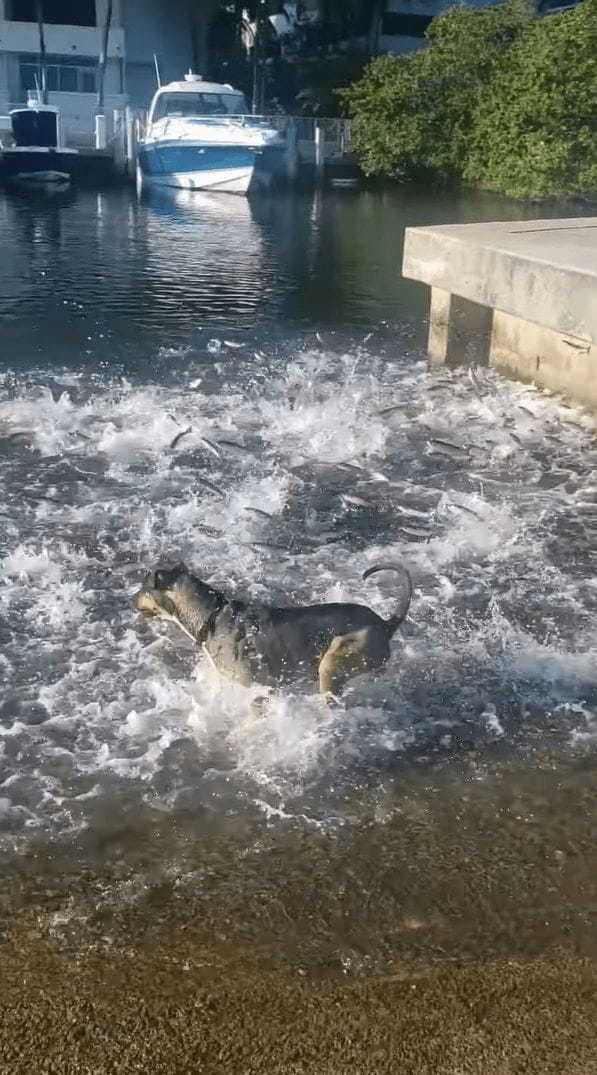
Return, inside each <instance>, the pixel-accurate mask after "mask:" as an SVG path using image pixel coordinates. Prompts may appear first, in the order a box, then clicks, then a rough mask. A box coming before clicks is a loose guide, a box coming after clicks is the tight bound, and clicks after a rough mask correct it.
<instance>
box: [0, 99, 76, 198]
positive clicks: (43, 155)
mask: <svg viewBox="0 0 597 1075" xmlns="http://www.w3.org/2000/svg"><path fill="white" fill-rule="evenodd" d="M10 120H11V127H12V136H13V139H14V145H12V146H4V147H3V148H2V152H1V156H0V174H1V176H2V179H3V181H4V182H5V183H6V185H7V186H13V187H14V186H16V187H20V188H28V189H32V188H35V189H39V188H44V189H51V190H64V188H65V187H68V186H69V184H70V181H71V175H72V169H73V165H74V158H75V157H76V156H77V150H76V149H68V148H67V147H66V146H61V145H59V138H58V110H57V109H56V108H52V106H51V105H40V104H36V105H30V106H28V107H27V108H14V109H13V110H12V111H11V113H10Z"/></svg>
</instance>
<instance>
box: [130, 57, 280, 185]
mask: <svg viewBox="0 0 597 1075" xmlns="http://www.w3.org/2000/svg"><path fill="white" fill-rule="evenodd" d="M285 148H286V140H285V136H284V134H283V132H280V131H277V130H275V129H274V128H272V127H271V126H269V125H268V123H267V122H266V121H264V120H263V119H260V118H259V117H258V116H251V115H248V108H247V103H246V100H245V97H244V94H242V93H241V92H240V91H239V90H235V89H233V88H232V86H228V85H222V84H220V83H217V82H205V81H204V80H203V79H202V78H201V76H200V75H194V74H192V72H189V73H188V74H187V75H185V77H184V81H183V82H170V83H169V84H168V85H167V86H161V87H160V88H159V89H158V91H157V93H156V94H155V96H154V98H153V100H152V102H151V107H150V110H149V116H148V121H147V130H146V132H145V137H144V138H143V140H142V141H140V143H139V154H138V171H137V177H138V180H139V182H140V185H141V186H142V187H143V186H147V187H178V188H182V189H184V190H213V191H222V192H226V193H228V194H246V193H247V192H248V191H249V189H250V188H251V187H253V186H255V185H259V183H263V184H265V185H267V183H268V182H269V181H270V180H271V178H272V176H273V175H274V174H275V173H276V172H277V171H279V170H280V169H281V167H282V161H283V155H284V150H285Z"/></svg>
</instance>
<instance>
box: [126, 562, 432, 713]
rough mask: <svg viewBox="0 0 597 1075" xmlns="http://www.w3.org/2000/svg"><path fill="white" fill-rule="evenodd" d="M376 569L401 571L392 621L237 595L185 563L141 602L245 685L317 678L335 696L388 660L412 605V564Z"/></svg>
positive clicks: (150, 587)
mask: <svg viewBox="0 0 597 1075" xmlns="http://www.w3.org/2000/svg"><path fill="white" fill-rule="evenodd" d="M377 571H398V572H399V573H400V575H401V592H400V598H399V604H398V608H397V610H396V612H395V613H394V615H393V616H391V617H390V618H389V619H388V620H383V619H382V618H381V616H378V615H377V614H376V613H375V612H373V611H372V610H371V609H370V608H367V607H366V605H353V604H348V603H342V604H321V605H305V606H303V607H298V608H274V607H270V606H268V605H258V604H253V603H252V602H251V603H245V602H242V601H235V600H231V599H229V598H228V597H226V596H225V595H224V594H223V593H221V592H220V591H219V590H215V589H213V587H211V586H208V585H207V583H205V582H202V581H201V580H200V579H198V578H197V577H196V576H195V575H192V574H191V573H190V571H188V570H187V568H186V567H185V566H184V564H178V565H177V566H176V567H172V568H168V567H161V568H158V569H157V570H156V571H152V572H151V573H150V574H149V575H147V577H146V579H145V581H144V582H143V586H142V588H141V590H140V591H139V593H138V594H136V596H135V599H134V604H135V608H136V609H137V610H138V611H139V612H141V613H143V615H144V616H159V617H161V618H162V619H167V620H172V621H173V622H174V623H176V624H178V626H179V627H181V628H182V630H183V631H184V632H185V633H186V634H187V635H189V636H190V638H192V639H193V640H194V641H195V642H197V644H198V645H200V646H203V648H204V649H205V650H206V652H207V654H208V655H209V657H210V659H211V660H212V662H213V664H214V665H215V667H216V668H217V669H218V671H219V672H221V673H222V674H223V675H224V676H227V677H228V678H230V679H234V680H237V681H238V682H240V683H243V684H244V685H245V686H250V685H251V684H253V683H259V684H262V685H264V686H270V687H273V686H277V685H280V684H284V683H286V684H287V683H291V682H297V681H301V680H303V681H304V680H305V679H306V680H309V681H310V682H311V683H313V682H315V683H318V684H319V690H320V691H321V692H322V694H325V695H332V696H336V695H338V694H339V693H340V691H341V690H342V688H343V687H344V685H345V684H346V682H347V681H348V680H349V679H350V678H351V677H352V676H356V675H359V674H360V673H362V672H369V671H371V670H372V669H373V668H379V666H380V665H382V664H383V663H384V662H385V661H386V660H387V659H388V657H389V655H390V645H389V643H390V639H391V637H392V635H393V634H394V632H395V631H396V629H397V627H398V626H399V625H400V624H401V623H402V621H403V619H404V617H405V616H406V613H407V612H408V607H409V605H410V600H411V596H412V584H411V579H410V575H409V574H408V571H406V569H405V568H402V567H396V566H395V565H393V564H378V565H376V566H375V567H370V568H369V570H368V571H365V574H364V575H363V578H365V579H366V578H368V577H369V576H370V575H373V574H374V573H375V572H377Z"/></svg>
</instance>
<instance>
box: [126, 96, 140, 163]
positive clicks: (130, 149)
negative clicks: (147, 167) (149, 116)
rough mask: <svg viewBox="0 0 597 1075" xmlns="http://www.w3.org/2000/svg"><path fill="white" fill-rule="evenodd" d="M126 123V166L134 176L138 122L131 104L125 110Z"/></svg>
mask: <svg viewBox="0 0 597 1075" xmlns="http://www.w3.org/2000/svg"><path fill="white" fill-rule="evenodd" d="M124 115H125V125H126V167H127V172H128V174H129V176H131V177H133V176H134V175H135V172H136V168H137V124H136V122H135V117H134V115H133V110H132V108H131V106H130V105H127V106H126V108H125V111H124Z"/></svg>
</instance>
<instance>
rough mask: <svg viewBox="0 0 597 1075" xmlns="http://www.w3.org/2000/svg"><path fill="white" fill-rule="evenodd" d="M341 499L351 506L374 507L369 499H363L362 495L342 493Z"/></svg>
mask: <svg viewBox="0 0 597 1075" xmlns="http://www.w3.org/2000/svg"><path fill="white" fill-rule="evenodd" d="M340 500H341V501H342V503H343V504H348V505H349V506H350V507H355V508H369V509H370V508H371V507H372V505H371V504H370V503H369V502H368V501H367V500H362V499H361V497H360V496H350V495H349V494H348V493H342V495H341V497H340Z"/></svg>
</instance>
